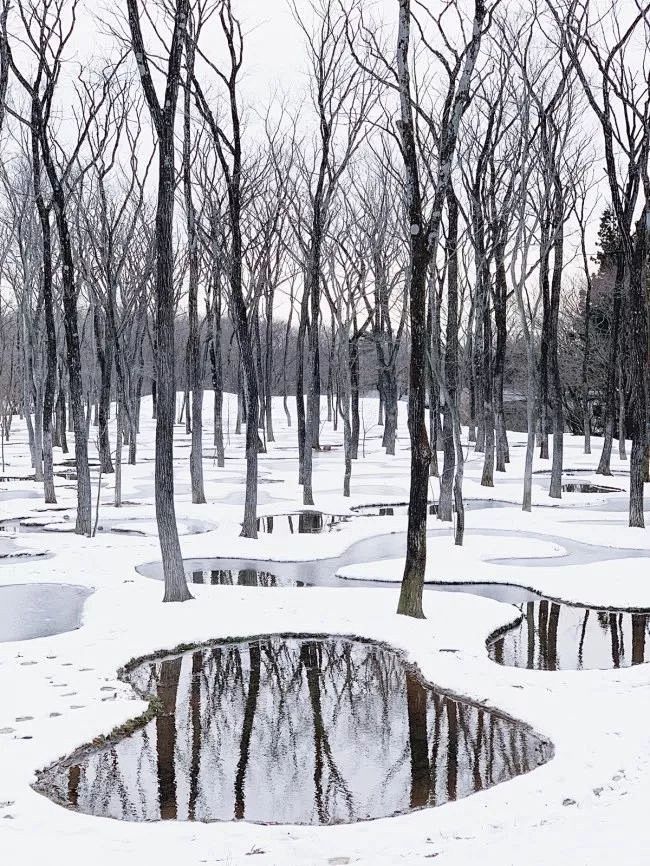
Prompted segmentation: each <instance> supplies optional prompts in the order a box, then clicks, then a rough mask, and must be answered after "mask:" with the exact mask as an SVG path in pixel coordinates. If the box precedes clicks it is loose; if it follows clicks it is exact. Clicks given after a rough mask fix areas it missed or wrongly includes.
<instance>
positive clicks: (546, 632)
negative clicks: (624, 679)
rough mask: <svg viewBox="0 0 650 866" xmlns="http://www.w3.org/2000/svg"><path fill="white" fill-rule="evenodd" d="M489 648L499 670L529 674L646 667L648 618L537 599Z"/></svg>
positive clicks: (528, 603)
mask: <svg viewBox="0 0 650 866" xmlns="http://www.w3.org/2000/svg"><path fill="white" fill-rule="evenodd" d="M520 607H521V612H522V615H523V618H522V620H521V622H520V624H519V625H517V626H515V627H514V628H512V629H509V630H508V631H507V632H506V633H505V634H503V635H502V636H501V637H499V638H498V639H497V640H495V641H492V642H491V643H490V645H489V647H488V651H489V654H490V658H491V659H492V660H493V661H495V662H498V663H499V664H502V665H509V666H511V667H517V668H528V669H529V670H541V671H562V670H609V669H612V668H626V667H630V666H631V665H639V664H643V663H645V662H650V615H648V614H647V613H628V612H624V611H602V610H595V609H592V608H585V607H577V606H573V605H568V604H557V603H556V602H552V601H547V600H546V599H541V600H537V601H530V600H529V601H526V602H525V603H523V604H521V605H520Z"/></svg>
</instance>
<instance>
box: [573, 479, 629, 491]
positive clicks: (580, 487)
mask: <svg viewBox="0 0 650 866" xmlns="http://www.w3.org/2000/svg"><path fill="white" fill-rule="evenodd" d="M562 492H563V493H623V492H624V491H623V488H622V487H607V486H606V485H604V484H590V483H589V482H588V481H569V482H567V483H566V484H563V485H562Z"/></svg>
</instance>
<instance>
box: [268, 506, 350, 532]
mask: <svg viewBox="0 0 650 866" xmlns="http://www.w3.org/2000/svg"><path fill="white" fill-rule="evenodd" d="M349 520H350V517H349V515H342V514H323V513H322V512H320V511H298V512H296V513H295V514H275V515H268V516H267V517H258V518H257V531H258V532H266V533H272V532H273V531H274V530H275V529H278V530H280V531H282V532H286V531H287V530H288V532H289V534H290V535H303V534H310V535H313V534H314V533H319V532H332V531H333V530H334V531H335V530H337V529H339V528H340V526H341V524H342V523H347V522H348V521H349Z"/></svg>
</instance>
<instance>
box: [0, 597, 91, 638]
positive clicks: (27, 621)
mask: <svg viewBox="0 0 650 866" xmlns="http://www.w3.org/2000/svg"><path fill="white" fill-rule="evenodd" d="M90 593H91V590H89V589H86V588H85V587H83V586H66V585H65V584H61V583H28V584H19V583H18V584H14V585H11V584H9V585H8V586H2V587H0V641H2V642H5V641H21V640H32V639H33V638H37V637H48V636H49V635H54V634H61V633H62V632H66V631H72V630H73V629H76V628H79V626H80V625H81V615H82V612H83V606H84V602H85V601H86V599H87V598H88V596H89V595H90Z"/></svg>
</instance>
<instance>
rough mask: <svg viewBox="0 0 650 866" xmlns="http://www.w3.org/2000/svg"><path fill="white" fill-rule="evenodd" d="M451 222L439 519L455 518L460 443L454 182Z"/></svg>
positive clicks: (449, 198) (450, 197) (449, 200)
mask: <svg viewBox="0 0 650 866" xmlns="http://www.w3.org/2000/svg"><path fill="white" fill-rule="evenodd" d="M447 207H448V211H449V225H448V227H447V326H446V331H445V381H446V385H447V394H446V399H445V406H444V424H443V432H442V437H443V446H444V463H443V468H442V477H441V479H440V501H439V503H438V519H439V520H444V521H449V522H451V520H452V516H453V515H452V511H453V509H452V493H453V485H454V477H455V473H456V446H455V443H454V430H453V418H452V408H453V407H452V406H450V405H449V404H450V403H454V404H455V403H456V400H457V389H458V202H457V200H456V195H455V193H454V190H453V188H452V186H451V185H450V186H449V190H448V192H447Z"/></svg>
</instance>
